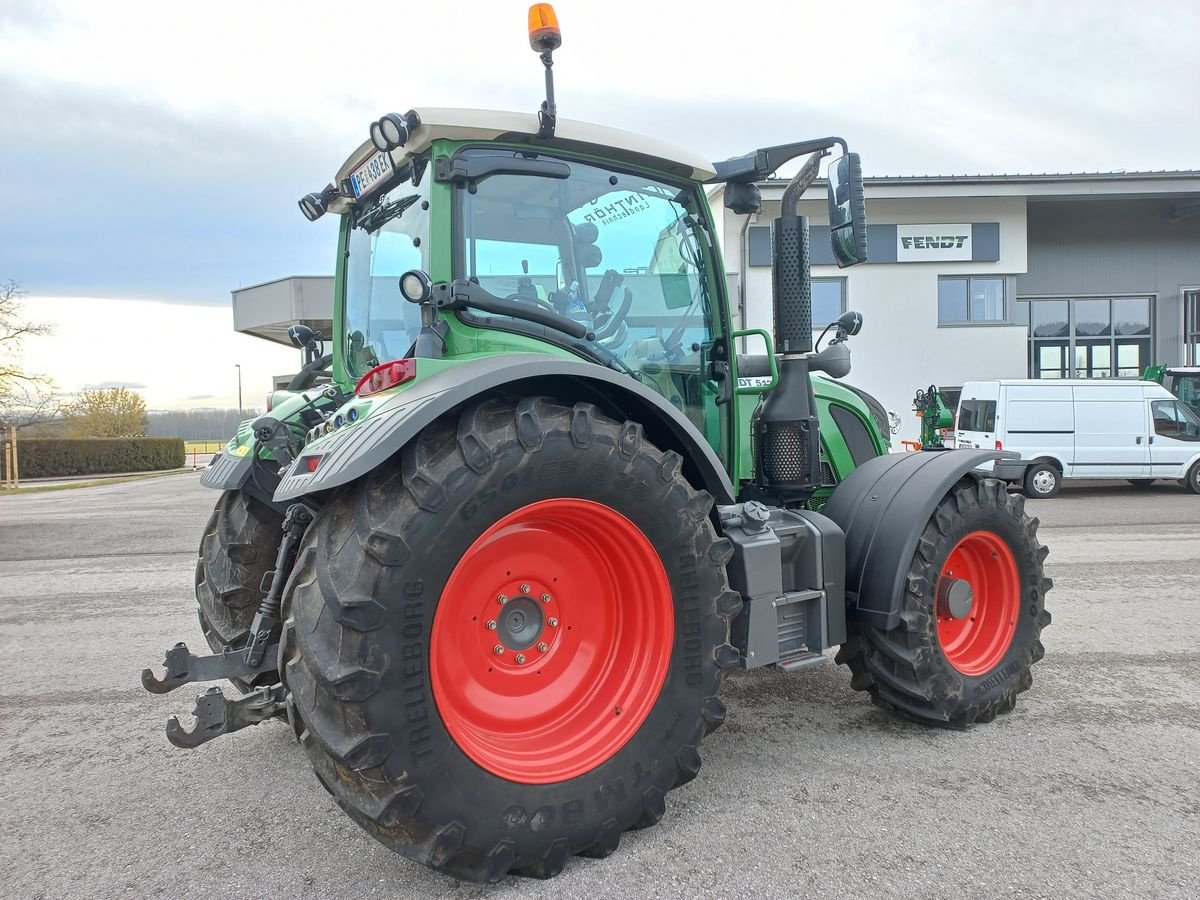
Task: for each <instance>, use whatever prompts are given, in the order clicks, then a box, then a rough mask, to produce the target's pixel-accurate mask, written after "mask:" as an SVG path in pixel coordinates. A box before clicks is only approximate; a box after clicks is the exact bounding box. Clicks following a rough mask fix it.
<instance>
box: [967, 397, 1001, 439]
mask: <svg viewBox="0 0 1200 900" xmlns="http://www.w3.org/2000/svg"><path fill="white" fill-rule="evenodd" d="M958 430H959V431H989V432H990V431H995V430H996V401H995V400H963V401H962V402H961V403H960V404H959V405H958Z"/></svg>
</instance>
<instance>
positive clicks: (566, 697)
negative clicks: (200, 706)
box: [282, 398, 741, 882]
mask: <svg viewBox="0 0 1200 900" xmlns="http://www.w3.org/2000/svg"><path fill="white" fill-rule="evenodd" d="M681 463H682V460H681V458H680V456H679V455H678V454H676V453H674V452H670V451H668V452H663V451H661V450H659V449H658V448H656V447H655V446H653V445H652V444H651V443H650V442H649V441H648V440H647V439H646V437H645V436H644V435H643V432H642V428H641V426H640V425H638V424H636V423H633V422H624V423H621V422H617V421H614V420H612V419H610V418H607V417H606V416H604V415H603V414H601V413H600V412H599V411H598V410H597V409H596V408H595V407H593V406H591V405H588V404H584V403H577V404H575V405H574V406H567V405H563V404H560V403H558V402H556V401H552V400H549V399H546V398H524V399H521V400H519V401H518V400H507V399H489V400H485V401H483V402H478V403H475V404H472V405H471V406H469V407H467V408H465V409H464V410H462V411H461V413H458V414H452V415H450V416H447V417H444V418H442V419H441V420H439V421H438V422H436V423H434V424H433V425H431V426H430V427H428V428H426V429H425V430H424V431H423V432H422V433H421V434H420V435H419V437H418V438H417V439H415V440H414V441H413V442H412V443H410V444H409V445H408V446H407V447H405V449H404V450H403V451H402V452H401V454H400V457H399V458H398V459H396V460H394V461H392V462H391V463H388V464H385V465H384V466H383V467H382V468H380V469H377V470H376V471H374V472H373V473H371V474H370V475H368V476H366V477H365V478H363V479H362V480H361V481H359V482H357V483H355V484H354V485H352V486H350V487H349V488H348V489H346V490H344V491H343V492H341V493H338V494H335V495H334V496H333V497H332V498H331V499H330V500H329V502H328V503H327V504H326V506H325V507H324V509H323V510H322V511H321V512H320V513H319V514H318V516H317V518H316V520H315V521H314V522H313V524H312V526H311V527H310V528H309V530H308V533H307V534H306V535H305V538H304V543H303V545H302V547H301V550H300V554H299V557H298V563H297V567H296V570H295V572H294V574H293V576H292V578H291V580H290V582H289V586H288V592H287V595H286V598H285V615H286V622H285V626H284V634H283V651H282V663H283V672H282V674H283V679H284V683H285V684H286V686H287V688H288V689H289V691H290V692H291V701H290V707H289V713H290V716H291V719H292V725H293V727H294V728H295V730H296V733H297V736H298V737H299V739H300V742H301V744H302V745H303V746H304V748H305V750H306V751H307V754H308V757H309V759H310V761H311V762H312V765H313V768H314V770H315V771H316V773H317V777H318V778H319V779H320V780H321V782H322V784H324V786H325V787H326V788H327V789H328V790H329V792H330V793H331V794H332V795H333V797H334V799H335V800H336V801H337V803H338V804H339V805H340V806H341V807H342V808H343V809H344V810H345V811H346V812H347V813H348V814H349V815H350V816H351V817H352V818H353V819H355V820H356V821H357V822H358V823H359V824H360V825H362V826H363V827H364V828H365V829H366V830H367V831H368V832H369V833H370V834H371V835H372V836H373V837H375V838H376V839H378V840H379V841H380V842H381V843H383V844H384V845H385V846H387V847H389V848H391V849H392V850H394V851H396V852H398V853H400V854H402V855H404V856H406V857H408V858H410V859H412V860H415V861H417V862H420V863H423V864H425V865H427V866H430V867H431V868H433V869H436V870H438V871H440V872H445V873H447V874H450V875H453V876H455V877H458V878H462V879H467V880H471V881H488V882H494V881H498V880H500V879H501V878H503V877H504V876H505V875H506V874H508V873H509V872H514V873H518V874H525V875H532V876H536V877H550V876H553V875H556V874H557V873H558V872H559V871H561V870H562V868H563V867H564V866H565V865H566V863H567V860H568V859H569V858H570V856H571V855H573V854H585V855H589V856H607V855H608V854H610V853H612V852H613V851H614V850H616V849H617V845H618V843H619V841H620V838H621V835H622V833H623V832H625V831H626V830H628V829H631V828H640V827H644V826H648V825H653V824H655V823H656V822H658V820H659V819H660V818H661V817H662V815H663V812H664V809H665V796H666V794H667V792H668V791H670V790H671V789H672V788H674V787H678V786H679V785H682V784H684V783H686V782H688V781H690V780H691V779H692V778H693V777H695V775H696V773H697V772H698V770H699V768H700V755H699V746H700V743H701V740H702V738H703V737H704V735H705V734H706V733H708V732H709V731H711V730H712V729H713V728H715V727H716V726H717V725H719V724H720V723H721V722H722V721H723V720H724V717H725V710H724V707H723V706H722V704H721V701H720V700H719V699H718V697H717V692H718V689H719V687H720V683H721V677H722V670H723V669H724V668H727V667H730V666H733V665H735V664H736V662H737V659H738V655H737V652H736V651H735V650H734V648H733V647H732V646H730V645H729V643H728V635H729V620H730V619H731V618H732V617H733V616H734V615H735V614H736V613H737V611H738V610H739V609H740V607H741V599H740V598H739V596H738V595H737V594H736V593H735V592H733V591H731V590H730V589H729V584H728V580H727V577H726V573H725V563H726V561H727V560H728V558H729V556H730V555H731V547H730V546H729V543H728V542H727V541H725V540H723V539H719V538H718V537H717V535H716V533H715V531H714V528H713V525H712V522H711V519H710V512H711V509H712V498H711V497H710V496H709V495H708V494H707V493H704V492H702V491H697V490H694V489H693V488H692V487H691V485H690V484H689V483H688V481H687V480H686V479H685V477H684V475H683V474H682V471H681Z"/></svg>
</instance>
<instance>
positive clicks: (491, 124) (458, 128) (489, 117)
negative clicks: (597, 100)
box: [329, 107, 716, 213]
mask: <svg viewBox="0 0 1200 900" xmlns="http://www.w3.org/2000/svg"><path fill="white" fill-rule="evenodd" d="M413 111H414V112H415V113H416V114H417V116H418V117H419V118H420V120H421V124H420V125H419V126H417V128H415V129H414V130H413V132H412V134H411V135H410V136H409V138H408V141H407V142H406V143H405V145H404V146H403V147H397V148H396V149H395V150H392V151H391V155H392V162H394V163H395V164H396V167H397V168H400V167H401V166H403V165H404V164H405V163H406V162H407V161H408V159H409V158H410V157H412V156H414V155H417V154H420V153H424V152H425V151H426V150H428V149H429V146H430V145H431V144H432V143H433V142H434V141H436V140H443V139H444V140H452V141H471V140H477V141H496V140H505V141H510V142H514V143H519V144H535V145H537V146H540V147H548V148H557V149H562V150H579V151H583V152H592V153H598V154H600V155H603V156H605V157H608V158H611V159H614V160H617V161H620V162H626V163H632V164H635V165H640V166H645V167H647V168H651V169H656V170H658V171H660V172H663V173H665V174H668V175H674V176H676V177H679V178H688V179H691V180H694V181H708V180H710V179H712V178H714V177H715V176H716V172H715V171H714V169H713V164H712V162H710V161H709V160H707V159H705V158H704V157H702V156H699V155H698V154H696V153H693V152H692V151H690V150H687V149H685V148H683V147H680V146H677V145H675V144H672V143H670V142H668V141H661V140H658V139H657V138H652V137H647V136H646V135H641V134H635V133H634V132H632V131H623V130H622V129H620V128H609V127H607V126H605V125H594V124H592V123H590V122H579V121H576V120H574V119H563V118H559V119H558V121H557V125H556V127H555V132H554V137H553V138H550V139H549V140H542V139H539V138H538V137H537V132H538V120H537V116H536V115H534V114H532V113H519V112H504V111H497V110H487V109H446V108H440V107H422V108H419V109H416V110H413ZM375 152H376V149H375V145H374V144H372V143H371V142H370V141H369V140H368V141H364V142H363V143H362V145H361V146H360V147H359V148H358V149H357V150H355V151H354V152H353V153H352V154H350V156H349V158H348V159H347V160H346V161H345V162H344V163H343V164H342V167H341V168H340V169H338V171H337V175H336V176H335V178H334V182H333V183H334V184H340V183H341V182H342V180H343V179H345V178H348V177H349V176H350V173H351V172H353V171H354V170H355V169H357V168H358V167H359V166H361V165H362V164H363V163H364V162H366V160H368V159H369V158H370V157H371V156H372V155H373V154H374V153H375ZM349 202H350V201H349V200H347V199H346V198H343V197H339V198H337V199H336V200H334V201H333V202H331V203H330V204H329V208H330V210H331V211H332V212H339V213H340V212H345V211H346V210H347V209H348V208H349Z"/></svg>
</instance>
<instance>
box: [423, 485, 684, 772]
mask: <svg viewBox="0 0 1200 900" xmlns="http://www.w3.org/2000/svg"><path fill="white" fill-rule="evenodd" d="M501 599H503V601H504V602H503V603H501V602H500V601H501ZM674 634H675V615H674V603H673V600H672V596H671V586H670V583H669V582H668V581H667V573H666V572H665V571H664V569H663V566H662V562H661V561H660V559H659V555H658V552H657V551H656V550H655V549H654V545H652V544H651V543H650V541H649V540H647V538H646V536H645V535H644V534H642V532H641V530H640V529H639V528H638V527H637V526H636V525H634V524H633V523H632V522H630V521H629V520H628V519H627V518H625V517H624V516H622V515H621V514H620V513H618V512H616V511H615V510H612V509H610V508H608V507H607V506H604V505H602V504H600V503H593V502H591V501H590V500H575V499H557V500H541V501H539V502H537V503H531V504H529V505H528V506H523V507H521V508H520V509H518V510H516V511H515V512H512V513H509V514H508V515H507V516H505V517H504V518H502V519H500V521H498V522H496V523H495V524H494V525H492V527H491V528H489V529H488V530H487V531H486V532H484V533H483V535H481V536H480V537H479V539H478V540H476V541H475V543H473V544H472V545H471V547H470V548H469V549H468V550H467V552H466V553H465V554H463V557H462V559H460V560H459V562H458V565H457V566H455V568H454V571H453V572H452V573H451V575H450V579H449V581H447V582H446V587H445V589H444V590H443V591H442V596H441V599H440V600H439V601H438V607H437V612H436V613H435V615H434V618H433V633H432V636H431V638H430V646H429V655H430V663H429V671H430V680H431V683H432V686H433V696H434V700H435V702H436V703H437V708H438V712H439V713H440V714H441V717H442V721H443V722H444V723H445V725H446V729H447V730H448V731H449V732H450V735H451V736H452V737H453V738H454V740H455V742H456V743H457V744H458V746H459V747H460V748H461V749H462V751H463V752H464V753H466V754H467V756H469V757H470V758H471V759H472V760H474V761H475V762H476V763H477V764H478V765H480V766H481V767H483V768H484V769H486V770H487V771H489V772H491V773H492V774H493V775H498V776H500V777H501V778H506V779H508V780H510V781H517V782H522V783H526V784H550V783H552V782H556V781H564V780H566V779H568V778H574V777H575V776H577V775H581V774H583V773H584V772H587V771H589V770H591V769H594V768H595V767H596V766H598V765H600V764H601V763H603V762H604V761H605V760H607V759H609V758H610V757H611V756H612V755H613V754H614V753H616V752H617V751H618V750H620V749H621V747H623V746H624V745H625V742H626V741H628V740H629V739H630V738H631V737H632V736H633V734H634V733H635V732H636V731H637V730H638V728H639V727H640V726H641V724H642V723H643V722H644V721H645V719H646V716H647V715H649V713H650V710H651V708H653V706H654V703H655V701H656V700H657V699H658V694H659V691H660V690H661V689H662V685H663V681H664V680H665V678H666V674H667V667H668V664H669V663H670V660H671V649H672V645H673V641H674Z"/></svg>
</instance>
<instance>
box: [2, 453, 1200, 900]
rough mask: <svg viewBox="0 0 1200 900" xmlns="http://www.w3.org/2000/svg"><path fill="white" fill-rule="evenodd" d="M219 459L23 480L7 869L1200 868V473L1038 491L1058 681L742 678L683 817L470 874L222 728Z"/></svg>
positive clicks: (15, 575) (788, 879)
mask: <svg viewBox="0 0 1200 900" xmlns="http://www.w3.org/2000/svg"><path fill="white" fill-rule="evenodd" d="M214 499H215V497H214V495H213V494H212V493H210V492H208V491H206V490H204V489H203V488H201V487H200V486H199V484H198V482H197V480H196V479H195V478H194V477H191V476H178V477H174V478H161V479H152V480H148V481H139V482H129V483H125V484H119V485H111V486H110V485H106V486H102V487H93V488H84V489H80V490H70V491H63V492H58V493H47V494H37V495H28V496H14V497H3V498H0V896H3V897H55V898H57V897H119V896H136V897H142V896H172V897H174V896H222V897H267V896H296V897H354V898H368V897H389V898H395V897H460V898H469V897H487V898H510V897H513V898H515V897H520V898H550V897H553V898H556V900H560V898H573V897H579V898H601V897H614V898H615V897H620V898H626V900H627V898H639V897H694V896H703V897H754V898H761V897H783V896H787V897H803V896H813V897H834V896H836V897H904V898H913V897H947V898H961V897H1053V898H1060V897H1130V896H1141V897H1153V898H1167V897H1191V898H1194V897H1197V896H1200V785H1198V784H1197V767H1198V766H1200V649H1198V648H1200V624H1198V623H1200V578H1198V576H1200V563H1198V562H1197V556H1198V554H1200V497H1197V496H1194V495H1190V494H1187V493H1185V492H1184V491H1183V490H1182V489H1181V488H1179V487H1178V486H1176V485H1169V484H1163V485H1161V486H1157V487H1155V488H1153V489H1151V490H1148V491H1145V492H1139V491H1135V490H1132V489H1130V488H1128V487H1126V486H1124V485H1123V484H1121V485H1104V486H1091V487H1078V486H1071V487H1068V488H1066V489H1065V490H1064V491H1063V493H1062V495H1061V496H1060V497H1059V498H1057V499H1054V500H1049V501H1038V502H1032V503H1030V504H1029V508H1030V509H1031V510H1032V511H1033V512H1034V514H1036V515H1038V516H1040V517H1041V518H1042V522H1043V525H1042V530H1041V537H1042V539H1043V541H1044V542H1045V543H1046V544H1047V545H1049V547H1050V548H1051V554H1050V557H1049V560H1048V562H1047V568H1048V572H1049V574H1050V575H1051V576H1052V577H1053V578H1054V580H1055V588H1054V590H1053V591H1051V593H1050V595H1049V600H1048V604H1047V605H1048V608H1049V609H1051V610H1052V611H1053V614H1054V623H1053V625H1052V626H1051V627H1050V628H1048V629H1047V630H1046V631H1045V632H1044V634H1043V638H1044V641H1045V644H1046V649H1047V654H1046V658H1045V659H1044V660H1043V661H1042V662H1041V663H1039V664H1038V665H1037V666H1036V667H1035V670H1034V672H1035V675H1034V686H1033V688H1032V690H1030V691H1029V692H1027V693H1025V694H1023V695H1022V696H1021V700H1020V703H1019V705H1018V708H1017V709H1016V710H1015V711H1014V712H1013V713H1012V714H1010V715H1008V716H1005V717H1002V718H1001V719H1000V720H998V721H996V722H994V723H992V724H989V725H983V726H977V727H975V728H973V729H971V730H970V731H967V732H963V733H960V732H947V731H937V730H927V729H925V728H922V727H919V726H915V725H911V724H907V723H904V722H901V721H897V720H896V719H894V718H892V717H891V716H889V715H888V714H886V713H884V712H883V711H881V710H878V709H876V708H875V707H873V706H872V705H871V704H870V703H868V702H867V701H866V699H865V698H864V697H863V696H862V695H860V694H857V693H855V692H854V691H852V690H851V689H850V683H849V677H848V675H847V673H846V672H845V671H844V670H843V669H841V668H839V667H837V666H835V665H834V664H833V663H832V662H828V663H824V664H821V665H817V666H812V667H809V668H806V669H802V670H800V671H798V672H796V673H793V674H786V675H785V674H782V673H778V672H775V671H757V672H751V673H744V674H740V675H737V676H734V677H730V678H729V679H727V681H726V683H725V689H724V697H725V699H726V702H727V703H728V706H729V717H728V722H727V724H726V725H725V727H724V728H722V729H720V730H719V731H717V732H716V733H714V734H713V735H712V736H710V737H709V738H708V740H707V741H706V742H705V744H704V747H703V748H702V749H703V754H704V767H703V769H702V771H701V773H700V777H699V778H698V779H697V780H695V781H693V782H692V783H691V784H689V785H687V786H686V787H683V788H681V789H679V790H677V791H675V792H673V793H672V794H671V795H669V797H668V803H667V813H666V816H665V817H664V818H663V820H662V822H661V823H660V824H659V825H658V826H657V827H655V828H651V829H648V830H645V831H641V832H637V833H631V834H627V835H626V836H625V837H624V839H623V840H622V846H621V849H620V851H619V852H618V853H617V854H615V855H614V856H611V857H609V858H608V859H607V860H586V859H574V860H572V861H571V862H570V863H569V864H568V866H567V868H566V870H565V871H564V872H563V874H562V875H560V876H559V877H558V878H557V879H554V880H553V881H549V882H540V881H530V880H524V879H516V878H511V879H507V880H505V881H504V882H502V883H501V884H499V885H496V886H493V887H482V886H478V885H468V884H460V883H458V882H455V881H453V880H451V879H448V878H445V877H443V876H440V875H437V874H435V873H432V872H430V871H428V870H426V869H424V868H423V867H421V866H419V865H416V864H414V863H410V862H408V861H406V860H404V859H402V858H400V857H398V856H395V855H393V854H392V853H390V852H389V851H387V850H385V849H384V848H383V847H381V846H380V845H378V844H377V843H375V841H374V840H373V839H371V838H370V837H369V836H368V835H367V834H366V833H365V832H363V831H361V830H360V829H359V828H358V826H356V825H354V824H353V823H352V822H351V821H350V820H349V819H348V818H347V817H346V816H345V815H344V814H343V813H342V812H341V811H340V810H339V809H338V808H337V807H336V806H335V805H334V804H333V802H332V800H331V799H330V797H329V795H328V794H327V793H326V792H325V791H324V790H323V789H322V788H321V787H320V785H319V784H318V783H317V780H316V778H315V777H314V776H313V775H312V773H311V771H310V769H309V767H308V764H307V761H306V759H305V758H304V755H303V753H302V751H301V749H300V747H299V746H298V745H297V744H296V743H295V741H294V740H293V739H292V737H291V733H290V731H289V729H288V728H286V727H285V726H283V725H282V724H277V723H268V724H266V725H262V726H258V727H255V728H251V729H248V730H246V731H243V732H240V733H238V734H235V735H231V736H228V737H224V738H221V739H218V740H217V741H215V742H213V743H211V744H208V745H206V746H204V747H201V748H200V749H198V750H195V751H183V750H177V749H175V748H173V747H171V746H170V745H169V744H168V743H167V741H166V738H165V737H164V736H163V722H164V719H165V718H166V716H167V715H168V714H170V713H175V712H187V711H190V709H191V704H192V700H193V698H194V696H195V694H196V693H198V692H199V690H200V688H193V687H192V686H188V687H185V688H182V689H180V690H178V691H176V692H174V693H173V694H170V695H167V696H165V697H159V696H152V695H150V694H147V693H145V692H144V691H143V690H142V689H141V687H140V685H139V684H138V673H139V671H140V670H141V668H142V667H143V666H145V665H149V664H156V663H158V662H159V661H160V660H161V657H162V652H163V650H164V649H165V648H167V647H168V646H170V645H171V644H173V643H174V642H175V641H177V640H181V639H182V640H186V641H187V642H188V643H189V645H190V646H191V647H192V648H193V649H196V650H198V649H199V648H201V647H202V646H203V645H204V642H203V639H202V638H201V636H200V632H199V629H198V626H197V624H196V618H195V615H194V612H193V604H194V600H193V598H192V567H193V561H194V557H195V552H196V545H197V542H198V538H199V534H200V531H201V528H202V526H203V524H204V521H205V518H206V516H207V514H208V512H209V510H210V509H211V506H212V504H213V502H214Z"/></svg>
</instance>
